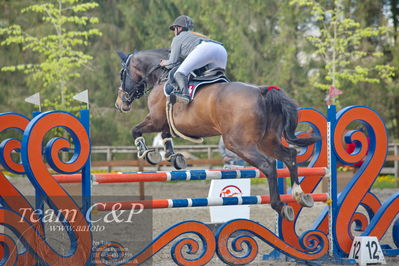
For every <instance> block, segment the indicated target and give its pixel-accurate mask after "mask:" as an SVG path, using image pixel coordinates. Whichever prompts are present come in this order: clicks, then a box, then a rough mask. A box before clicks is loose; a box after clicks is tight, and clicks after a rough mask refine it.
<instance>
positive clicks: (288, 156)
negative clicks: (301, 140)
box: [276, 144, 314, 208]
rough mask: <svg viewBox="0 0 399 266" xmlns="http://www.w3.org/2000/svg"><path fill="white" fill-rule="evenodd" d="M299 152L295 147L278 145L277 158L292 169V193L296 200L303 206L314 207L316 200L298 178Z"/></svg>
mask: <svg viewBox="0 0 399 266" xmlns="http://www.w3.org/2000/svg"><path fill="white" fill-rule="evenodd" d="M296 155H297V152H296V150H295V149H294V148H288V147H285V146H283V145H281V144H280V145H278V148H277V149H276V157H277V159H279V160H281V161H283V162H284V164H285V165H286V166H287V168H288V170H289V171H290V176H291V194H292V196H293V197H294V198H295V200H296V201H297V202H298V203H299V204H300V205H301V206H303V207H308V208H310V207H313V205H314V201H313V198H312V197H311V196H310V195H309V194H305V193H304V192H303V190H302V188H301V186H300V184H299V180H298V165H297V162H296Z"/></svg>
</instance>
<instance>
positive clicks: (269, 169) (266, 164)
mask: <svg viewBox="0 0 399 266" xmlns="http://www.w3.org/2000/svg"><path fill="white" fill-rule="evenodd" d="M225 144H226V147H227V148H228V149H232V147H231V144H230V143H228V142H225ZM229 144H230V145H229ZM234 146H235V147H234V148H233V151H234V152H235V153H237V154H238V155H239V156H240V157H241V158H243V159H245V160H246V161H247V162H248V163H250V164H251V165H253V166H255V167H257V168H258V169H259V170H261V171H262V172H263V173H264V174H265V175H266V177H267V180H268V183H269V193H270V201H271V206H272V208H273V209H274V210H275V211H276V212H277V213H278V214H279V215H281V216H282V217H283V218H285V219H287V220H289V221H293V220H294V211H293V209H292V207H291V206H288V205H287V204H285V203H283V202H282V201H281V199H280V194H279V192H278V182H277V170H276V160H275V159H272V158H269V157H267V156H266V155H265V154H263V153H262V152H260V151H259V149H258V148H257V146H256V145H252V146H248V145H237V144H236V145H234Z"/></svg>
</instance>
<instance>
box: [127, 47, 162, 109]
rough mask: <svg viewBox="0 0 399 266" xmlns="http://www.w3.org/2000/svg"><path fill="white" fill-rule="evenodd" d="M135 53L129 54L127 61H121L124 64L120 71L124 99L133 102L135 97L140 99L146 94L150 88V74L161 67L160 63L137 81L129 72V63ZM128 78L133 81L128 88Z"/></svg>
mask: <svg viewBox="0 0 399 266" xmlns="http://www.w3.org/2000/svg"><path fill="white" fill-rule="evenodd" d="M135 54H136V52H135V53H133V54H129V55H128V57H127V59H126V61H123V60H122V61H121V65H122V69H121V71H120V75H121V82H122V86H121V90H122V91H123V95H122V101H123V102H128V103H131V102H133V101H134V100H135V99H139V98H141V97H142V96H143V95H144V94H146V93H147V92H148V91H149V90H148V89H147V87H148V78H149V76H150V75H151V74H152V72H154V71H155V70H157V69H158V68H160V67H161V66H160V65H156V66H154V67H153V68H151V70H150V71H148V73H147V74H146V75H145V76H144V77H143V78H142V79H141V80H140V81H138V82H137V81H135V80H134V79H133V77H131V76H130V73H129V64H130V60H131V58H132V56H133V55H135ZM126 78H128V79H130V82H131V83H133V86H132V87H131V88H129V90H128V88H126V84H125V83H126V82H125V81H126Z"/></svg>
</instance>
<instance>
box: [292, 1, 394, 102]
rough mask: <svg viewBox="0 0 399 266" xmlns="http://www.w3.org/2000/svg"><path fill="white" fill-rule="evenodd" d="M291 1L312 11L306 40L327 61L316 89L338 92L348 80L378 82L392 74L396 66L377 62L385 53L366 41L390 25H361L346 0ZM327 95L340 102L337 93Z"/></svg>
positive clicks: (353, 81)
mask: <svg viewBox="0 0 399 266" xmlns="http://www.w3.org/2000/svg"><path fill="white" fill-rule="evenodd" d="M290 4H291V5H298V6H299V7H305V8H307V9H308V10H310V14H311V19H310V20H309V21H306V22H305V24H308V25H307V27H310V29H309V31H308V35H309V36H308V37H307V39H308V40H309V41H310V42H311V43H312V44H313V45H314V46H315V47H316V54H317V55H318V56H319V59H320V60H321V61H322V62H323V63H324V67H323V68H324V69H323V70H324V73H323V72H321V75H319V76H315V77H314V85H315V86H316V87H317V88H320V89H322V90H330V91H331V90H335V91H337V88H340V87H341V85H342V83H343V82H345V81H350V82H351V83H353V84H356V83H359V82H367V83H379V82H380V81H381V80H389V79H391V78H392V77H393V74H394V69H395V68H394V67H392V66H391V65H387V64H380V63H379V62H378V58H380V57H382V56H383V53H382V52H380V51H379V50H378V47H376V46H375V45H374V46H372V45H371V46H368V47H366V46H365V45H364V43H365V40H367V39H373V38H377V37H378V36H381V35H383V34H385V33H386V32H387V28H385V27H379V26H375V27H361V25H360V23H358V22H356V21H355V20H354V19H352V18H350V17H349V16H348V14H347V13H346V12H350V11H346V9H345V5H344V0H333V1H327V2H324V5H323V4H321V2H320V1H314V0H291V1H290ZM349 10H350V9H349ZM313 26H316V27H313ZM368 44H370V43H368ZM319 74H320V72H319ZM328 96H332V97H331V99H329V100H330V103H332V104H335V103H338V102H337V96H338V95H328Z"/></svg>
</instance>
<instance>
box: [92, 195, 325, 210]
mask: <svg viewBox="0 0 399 266" xmlns="http://www.w3.org/2000/svg"><path fill="white" fill-rule="evenodd" d="M309 195H310V196H311V197H312V198H313V200H314V201H316V202H327V201H328V200H329V197H328V194H327V193H318V194H309ZM280 197H281V201H283V202H286V203H292V202H296V200H295V199H294V197H292V195H289V194H284V195H281V196H280ZM260 204H270V196H266V195H262V196H242V197H221V198H188V199H160V200H138V201H114V202H97V203H96V204H95V210H96V211H115V210H132V209H136V208H137V207H138V206H139V207H140V208H141V209H167V208H191V207H209V206H231V205H260Z"/></svg>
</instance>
